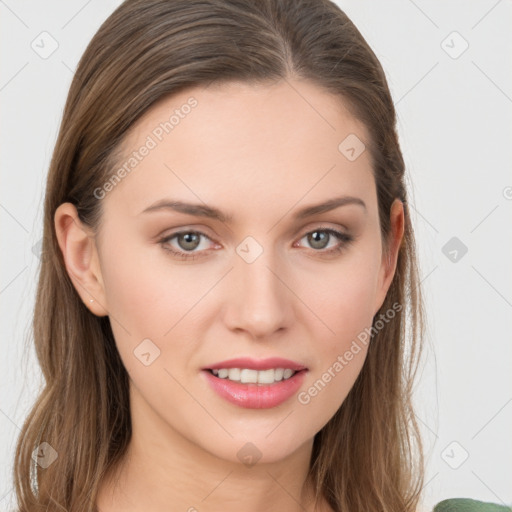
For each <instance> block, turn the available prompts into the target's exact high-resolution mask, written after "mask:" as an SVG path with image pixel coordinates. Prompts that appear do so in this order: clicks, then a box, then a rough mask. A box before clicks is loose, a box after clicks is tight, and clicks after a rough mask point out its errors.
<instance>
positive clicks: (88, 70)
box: [14, 0, 424, 512]
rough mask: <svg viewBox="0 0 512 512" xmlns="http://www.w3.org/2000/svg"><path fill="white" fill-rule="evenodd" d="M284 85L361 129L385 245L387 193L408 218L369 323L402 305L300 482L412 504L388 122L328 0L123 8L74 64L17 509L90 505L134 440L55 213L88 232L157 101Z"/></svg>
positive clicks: (415, 469)
mask: <svg viewBox="0 0 512 512" xmlns="http://www.w3.org/2000/svg"><path fill="white" fill-rule="evenodd" d="M289 78H299V79H305V80H308V81H310V82H311V83H313V84H315V85H317V86H319V87H321V88H323V89H324V90H327V91H328V92H331V93H332V94H334V95H337V96H338V97H339V98H340V101H343V103H344V105H345V106H346V107H347V108H348V109H349V110H350V112H351V113H352V114H353V115H354V116H355V117H356V118H357V119H358V120H359V121H361V122H362V123H363V124H364V125H365V127H366V128H367V129H368V133H369V135H370V140H369V144H368V150H369V151H370V155H371V159H372V170H373V173H374V177H375V183H376V188H377V197H378V206H379V217H380V225H381V231H382V240H383V248H384V250H387V248H388V240H389V239H388V235H389V233H390V222H389V220H390V218H389V214H390V207H391V204H392V202H393V200H394V199H395V198H399V199H400V200H401V201H402V202H403V203H404V211H405V232H404V238H403V240H402V244H401V246H400V250H399V255H398V262H397V268H396V273H395V276H394V278H393V281H392V284H391V287H390V289H389V291H388V294H387V297H386V299H385V301H384V303H383V305H382V307H381V309H380V310H379V312H378V313H377V315H376V316H375V318H374V323H375V320H376V318H378V317H379V315H380V313H381V312H385V311H388V310H390V308H393V306H392V305H393V304H397V303H398V304H401V305H403V308H401V309H400V311H397V312H396V315H395V316H394V318H393V319H392V320H391V321H388V322H386V323H385V325H384V326H383V328H381V329H378V330H377V329H376V332H375V333H374V334H373V336H372V339H371V342H370V344H369V347H368V354H367V358H366V360H365V363H364V366H363V368H362V370H361V372H360V374H359V376H358V378H357V380H356V382H355V384H354V386H353V388H352V389H351V391H350V393H349V395H348V396H347V398H346V399H345V401H344V403H343V404H342V406H341V407H340V408H339V410H338V411H337V412H336V414H335V415H334V416H333V417H332V418H331V419H330V421H329V422H328V423H327V424H326V425H325V427H324V428H323V429H322V430H321V431H320V432H319V433H318V434H317V435H316V436H315V439H314V444H313V453H312V458H311V464H310V472H309V478H310V479H311V480H310V481H311V482H312V483H313V484H314V489H315V490H316V493H317V497H318V496H322V497H325V498H326V499H327V500H328V502H329V504H330V505H331V507H332V508H333V509H334V510H335V511H341V510H344V511H347V510H350V511H354V512H355V511H363V510H364V511H365V512H377V511H378V512H397V511H400V512H408V511H413V510H415V508H416V506H417V504H418V502H419V499H420V493H421V487H422V484H423V478H424V475H423V451H422V446H421V439H420V433H419V429H418V425H417V423H416V421H415V415H414V412H413V407H412V384H413V380H414V376H415V373H416V371H417V368H418V362H419V359H420V355H421V346H422V338H423V331H424V320H423V318H424V312H423V305H422V299H421V293H420V286H419V285H420V283H419V279H418V266H417V257H416V253H415V239H414V234H413V229H412V224H411V218H410V209H409V206H408V202H407V194H406V187H405V180H404V172H405V165H404V160H403V157H402V154H401V150H400V146H399V141H398V136H397V132H396V126H395V124H396V114H395V109H394V105H393V101H392V98H391V95H390V92H389V88H388V84H387V81H386V77H385V74H384V71H383V69H382V67H381V65H380V63H379V61H378V59H377V57H376V56H375V54H374V52H373V51H372V50H371V48H370V47H369V45H368V44H367V42H366V41H365V39H364V38H363V36H362V35H361V33H360V32H359V31H358V29H357V28H356V27H355V26H354V24H353V23H352V22H351V21H350V19H349V18H348V17H347V16H346V15H345V13H343V12H342V11H341V10H340V9H339V8H338V7H337V6H336V5H335V4H334V3H332V2H330V1H328V0H126V1H125V2H124V3H122V4H121V5H120V6H119V7H118V8H117V9H116V10H115V11H114V12H113V14H112V15H111V16H109V18H108V19H107V20H106V21H105V22H104V23H103V25H102V26H101V27H100V29H99V30H98V32H97V33H96V34H95V36H94V37H93V39H92V40H91V41H90V43H89V45H88V47H87V49H86V50H85V53H84V54H83V56H82V58H81V60H80V62H79V64H78V67H77V70H76V73H75V76H74V78H73V81H72V84H71V87H70V91H69V95H68V98H67V102H66V105H65V110H64V113H63V119H62V124H61V126H60V131H59V135H58V139H57V142H56V146H55V149H54V152H53V156H52V160H51V164H50V169H49V174H48V179H47V184H46V196H45V203H44V231H43V245H42V260H41V267H40V274H39V282H38V288H37V297H36V304H35V310H34V318H33V335H34V342H35V348H36V354H37V357H38V360H39V363H40V366H41V369H42V372H43V376H44V380H45V386H44V388H43V389H42V391H41V393H40V395H39V397H38V398H37V401H36V402H35V404H34V406H33V408H32V410H31V412H30V414H29V415H28V417H27V419H26V421H25V423H24V425H23V428H22V431H21V434H20V436H19V439H18V442H17V446H16V458H15V463H14V481H15V487H16V495H17V499H18V506H19V510H20V512H36V511H46V512H52V511H62V510H66V511H73V512H81V511H94V510H95V505H94V503H95V499H96V495H97V491H98V487H99V484H100V482H101V480H102V478H103V477H104V475H105V474H106V473H107V472H108V471H109V470H110V469H111V468H113V467H114V466H115V465H116V463H117V462H119V461H120V460H121V458H122V457H123V454H124V453H125V450H126V448H127V446H128V443H129V441H130V436H131V422H130V408H129V395H128V377H127V373H126V370H125V369H124V366H123V364H122V362H121V359H120V357H119V354H118V352H117V349H116V346H115V341H114V337H113V334H112V330H111V327H110V320H109V317H108V316H107V317H98V316H95V315H94V314H92V313H91V312H90V311H89V310H88V309H87V308H86V307H85V306H84V304H83V302H82V300H81V298H80V296H79V295H78V293H77V291H76V289H75V288H74V286H73V284H72V282H71V280H70V278H69V276H68V274H67V272H66V269H65V265H64V261H63V257H62V253H61V251H60V250H59V246H58V242H57V238H56V232H55V227H54V214H55V211H56V209H57V207H58V206H59V205H60V204H61V203H63V202H68V201H69V202H71V203H73V204H74V205H75V206H76V207H77V210H78V213H79V216H80V219H81V220H82V222H84V223H85V224H86V225H88V226H90V227H91V228H92V229H93V230H95V231H96V230H98V228H99V227H100V222H101V218H102V211H101V204H102V202H101V201H98V199H97V198H96V197H95V195H94V194H93V193H92V191H93V190H95V189H97V187H101V185H102V184H104V183H105V182H106V181H107V180H108V178H109V176H110V175H111V174H112V172H113V170H114V169H116V165H118V162H117V157H118V149H119V147H120V143H121V142H122V141H123V137H124V136H125V135H126V133H127V131H128V129H129V128H130V127H131V126H132V125H133V124H134V123H135V122H136V121H137V119H138V118H139V117H140V116H141V115H142V114H143V113H145V112H146V111H147V110H148V109H149V108H150V107H151V106H152V105H153V104H154V103H155V102H156V101H157V100H160V99H162V98H164V97H165V96H167V95H170V94H173V93H177V92H178V91H181V90H183V89H186V88H187V87H190V86H194V85H198V84H206V83H210V82H218V83H222V82H228V81H230V80H237V81H244V82H248V83H271V82H275V81H279V80H283V79H284V80H287V79H289ZM393 309H394V308H393ZM406 319H407V323H406ZM381 323H382V322H381ZM43 442H45V443H48V445H50V446H51V447H52V448H53V449H54V450H55V451H56V453H57V458H56V459H55V460H54V462H53V463H52V464H51V465H50V466H49V467H47V468H43V467H41V466H40V465H39V464H35V463H34V460H33V458H32V453H33V451H34V449H35V448H36V447H38V446H39V445H40V444H41V443H43ZM45 446H46V445H45Z"/></svg>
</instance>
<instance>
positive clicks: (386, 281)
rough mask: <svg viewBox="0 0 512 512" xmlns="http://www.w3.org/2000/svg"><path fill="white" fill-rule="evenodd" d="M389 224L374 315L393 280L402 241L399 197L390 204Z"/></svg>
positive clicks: (401, 208)
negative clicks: (387, 241) (386, 247)
mask: <svg viewBox="0 0 512 512" xmlns="http://www.w3.org/2000/svg"><path fill="white" fill-rule="evenodd" d="M390 226H391V229H390V234H389V236H390V239H389V250H388V252H387V254H383V255H382V264H381V269H380V272H379V284H378V290H377V294H378V301H377V306H378V307H377V308H376V309H375V312H374V316H375V315H376V314H377V311H378V310H379V309H380V307H381V306H382V304H383V303H384V300H385V298H386V295H387V293H388V290H389V287H390V286H391V282H392V281H393V277H394V275H395V271H396V264H397V261H398V253H399V251H400V247H401V245H402V241H403V235H404V208H403V203H402V201H400V200H399V199H395V200H394V201H393V204H392V205H391V210H390Z"/></svg>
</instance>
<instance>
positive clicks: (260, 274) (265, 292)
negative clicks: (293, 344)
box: [224, 250, 294, 340]
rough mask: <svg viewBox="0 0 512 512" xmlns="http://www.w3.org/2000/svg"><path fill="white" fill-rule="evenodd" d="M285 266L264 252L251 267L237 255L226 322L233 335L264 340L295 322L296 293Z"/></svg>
mask: <svg viewBox="0 0 512 512" xmlns="http://www.w3.org/2000/svg"><path fill="white" fill-rule="evenodd" d="M286 281H287V279H286V275H285V273H284V270H283V265H279V264H278V262H277V261H276V258H275V257H274V256H273V255H272V254H271V251H269V250H265V251H263V253H262V254H261V255H260V256H259V257H258V258H257V259H256V260H255V261H253V262H252V263H248V262H247V261H245V260H244V259H243V258H241V257H239V256H238V255H235V263H234V268H233V270H232V271H231V272H230V280H229V286H230V290H229V293H228V296H229V298H228V302H227V304H225V310H224V322H225V324H226V326H227V327H228V328H229V329H230V330H232V331H244V332H246V333H248V334H249V335H250V336H251V337H252V338H255V339H258V340H265V339H268V338H271V337H272V335H273V334H274V333H276V332H278V331H281V330H284V329H286V328H288V327H289V326H290V325H291V324H292V319H293V297H294V295H293V293H292V292H291V291H290V287H289V285H288V283H287V282H286Z"/></svg>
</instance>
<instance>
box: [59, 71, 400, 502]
mask: <svg viewBox="0 0 512 512" xmlns="http://www.w3.org/2000/svg"><path fill="white" fill-rule="evenodd" d="M290 84H293V88H292V87H290ZM297 91H299V92H300V94H298V92H297ZM191 96H193V97H194V98H195V99H196V100H197V106H196V107H195V108H193V109H191V111H190V113H188V114H187V115H186V116H184V117H183V118H180V121H179V124H177V125H176V126H175V127H174V128H173V129H172V131H170V132H169V133H168V134H165V135H164V136H163V138H162V140H161V141H157V142H158V144H157V145H156V147H154V148H152V149H151V150H150V151H149V153H148V154H147V155H146V156H144V158H143V159H141V161H140V162H139V163H138V164H137V166H136V167H135V168H134V170H133V171H132V172H130V173H129V174H128V175H127V176H126V177H124V179H122V181H121V182H120V183H118V184H117V185H115V187H113V189H111V190H109V191H108V193H106V195H105V197H103V198H101V199H98V200H101V201H103V208H104V217H103V223H102V226H101V231H100V232H99V233H98V235H97V236H96V237H94V236H93V233H92V232H91V231H90V230H89V229H87V227H86V226H84V225H83V224H81V222H80V220H79V219H78V217H77V215H76V210H75V208H74V206H73V205H71V204H70V203H64V204H62V205H61V206H60V207H59V208H58V209H57V211H56V214H55V227H56V230H57V233H58V239H59V245H60V247H61V250H62V253H63V256H64V259H65V263H66V268H67V271H68V273H69V275H70V277H71V279H72V281H73V284H74V285H75V287H76V289H77V292H78V293H79V294H80V296H81V298H82V300H83V301H84V303H85V304H86V305H87V307H88V308H89V309H90V311H91V312H92V313H93V314H95V315H98V316H105V315H109V317H110V321H111V325H112V329H113V333H114V336H115V340H116V344H117V347H118V350H119V353H120V355H121V358H122V360H123V363H124V365H125V367H126V369H127V372H128V374H129V377H130V401H131V416H132V425H133V436H132V441H131V443H130V446H129V449H128V453H127V455H126V457H125V458H124V459H123V461H122V462H123V463H122V465H120V466H119V472H118V475H116V477H115V478H114V475H110V478H105V479H104V481H103V482H102V485H101V489H100V492H99V495H98V497H97V501H96V503H97V506H98V509H99V510H100V511H101V512H118V511H121V510H122V511H123V512H135V511H140V510H151V511H152V512H164V511H165V512H168V511H169V510H173V511H174V510H180V511H189V512H193V511H198V512H203V511H215V510H223V511H224V512H231V511H235V510H236V511H239V510H240V506H241V503H243V510H244V512H256V511H261V510H268V509H269V508H270V507H271V508H272V510H282V511H286V512H299V511H304V510H307V511H308V512H313V511H315V512H327V511H330V510H331V508H330V507H329V506H328V504H327V503H326V502H325V500H320V502H319V503H318V505H317V507H316V508H314V507H313V500H312V493H311V488H310V487H309V486H308V485H307V484H306V475H307V471H308V467H309V461H310V456H311V450H312V446H313V439H314V436H315V434H316V433H317V432H318V431H319V430H320V429H321V428H322V427H323V426H324V425H325V424H326V423H327V422H328V421H329V419H330V418H331V417H332V416H333V415H334V414H335V412H336V410H337V409H338V408H339V407H340V405H341V404H342V403H343V400H344V399H345V397H346V396H347V394H348V392H349V391H350V389H351V387H352V385H353V384H354V382H355V379H356V378H357V375H358V374H359V372H360V370H361V367H362V365H363V362H364V359H365V357H366V352H367V347H366V346H364V345H361V350H360V351H359V352H358V353H357V354H355V355H354V356H353V358H351V360H350V361H347V364H346V365H345V366H344V367H343V370H342V371H340V372H339V373H337V374H336V376H335V377H333V378H332V379H330V382H329V383H328V384H327V385H326V386H325V387H324V388H323V389H322V390H321V392H319V393H318V394H317V395H316V396H314V397H310V398H311V399H310V401H309V402H308V403H304V402H302V403H301V402H300V401H299V400H298V397H297V395H296V396H293V397H292V398H290V399H288V400H286V401H285V402H284V403H282V404H280V405H279V406H277V407H271V408H267V409H249V408H243V407H240V406H237V405H235V404H232V403H229V402H227V401H226V400H225V399H224V398H222V397H220V396H219V395H217V394H216V393H215V392H214V391H212V389H211V388H210V387H209V386H208V384H207V382H206V379H205V378H204V372H202V371H201V369H202V368H204V367H205V366H208V365H211V364H213V363H216V362H218V361H222V360H225V359H230V358H234V357H241V356H248V357H252V358H254V359H264V358H267V357H273V356H278V357H284V358H287V359H291V360H293V361H297V362H300V363H302V364H304V365H305V366H306V367H307V368H308V372H307V374H306V377H305V380H304V383H303V385H302V386H301V389H300V391H301V392H307V390H308V389H309V388H310V387H311V386H313V384H314V383H315V382H316V381H318V379H320V378H321V377H322V375H323V374H324V373H325V372H326V371H327V370H328V369H329V368H332V367H333V363H334V362H335V361H337V358H338V356H339V355H343V354H345V353H346V351H347V350H349V349H350V347H351V344H352V342H353V341H354V340H355V339H356V337H357V335H358V334H359V333H361V332H363V331H364V329H365V328H369V327H370V326H371V325H372V319H373V316H374V315H375V314H376V313H377V311H378V310H379V308H380V307H381V305H382V303H383V301H384V299H385V296H386V293H387V291H388V289H389V286H390V284H391V281H392V278H393V275H394V272H395V269H396V261H397V255H398V249H399V246H400V242H401V240H402V237H403V224H404V219H403V205H402V203H401V202H400V201H398V200H396V201H395V202H394V203H393V206H392V208H391V211H390V220H391V226H392V237H391V243H390V249H391V250H390V256H389V258H386V257H384V255H383V251H382V238H381V233H380V224H379V216H378V203H377V195H376V188H375V182H374V178H373V175H372V172H371V163H370V155H369V151H363V152H362V154H361V155H360V156H359V157H358V158H356V159H355V160H353V161H351V160H349V159H348V158H346V156H345V155H344V154H342V153H341V152H340V150H339V149H338V145H339V144H340V143H341V142H342V141H343V140H344V139H345V138H346V137H347V136H348V135H349V134H356V135H357V137H358V138H359V139H360V140H361V141H365V140H367V133H366V130H365V128H364V127H363V126H362V125H361V124H360V123H359V122H357V121H356V120H355V119H354V118H353V117H351V116H350V115H349V113H348V112H347V110H346V109H345V108H344V107H343V105H342V104H341V102H340V100H339V99H338V98H337V97H335V96H332V95H330V94H328V93H326V92H324V91H323V90H322V89H319V88H318V87H316V86H314V85H312V84H310V83H307V82H303V81H297V80H289V81H282V82H279V83H278V84H275V85H265V86H262V85H259V86H254V85H248V84H240V83H230V84H229V85H226V84H224V85H222V86H212V87H209V88H193V89H189V90H187V91H183V92H181V93H180V94H178V95H174V96H172V97H171V98H166V99H165V100H162V101H160V102H159V103H158V104H157V105H154V106H153V107H152V108H151V109H150V110H149V111H148V112H146V114H145V115H144V116H143V117H142V118H141V119H139V120H138V122H137V123H136V124H135V125H134V127H133V128H134V129H133V130H132V131H131V132H130V133H129V136H128V137H127V138H126V140H125V141H124V145H123V147H124V149H125V151H126V155H127V158H128V157H129V154H130V153H131V152H133V151H136V150H138V149H139V148H140V147H141V146H142V145H144V143H145V141H147V137H148V135H151V134H152V133H154V129H155V127H157V126H159V123H161V122H164V121H165V120H168V119H169V115H170V113H172V111H173V110H174V109H176V108H180V106H181V105H183V104H185V103H186V102H187V99H188V98H190V97H191ZM305 99H307V101H305ZM153 138H155V137H154V136H153ZM122 164H123V162H121V163H120V165H122ZM91 193H92V191H91ZM344 195H346V196H352V197H355V198H358V199H360V200H362V201H363V202H364V206H361V204H358V203H357V202H352V203H347V204H345V205H342V206H338V207H336V208H334V209H331V210H329V211H324V212H321V213H315V214H314V215H311V216H309V217H307V218H302V219H296V218H294V214H295V213H296V212H297V211H299V210H301V209H302V208H304V207H306V206H311V205H317V204H320V203H324V202H325V201H327V200H330V199H333V198H336V197H339V196H344ZM163 198H172V199H173V200H178V201H183V202H190V203H197V204H201V205H205V204H206V205H208V206H211V207H215V208H218V209H219V210H221V211H222V212H224V213H225V214H226V215H227V214H230V215H232V220H231V221H230V222H228V221H227V220H226V221H224V222H223V221H221V220H218V219H213V218H207V217H201V216H198V215H190V214H185V213H181V212H176V211H171V210H170V209H162V210H158V211H152V212H146V213H141V212H142V211H143V210H144V209H146V208H147V207H148V206H150V205H152V204H153V203H154V202H156V201H157V200H160V199H163ZM325 229H334V230H337V231H339V232H342V233H344V234H348V235H350V236H351V237H352V238H353V240H352V241H351V242H349V243H347V242H343V241H342V239H338V238H337V237H336V236H334V235H332V234H331V235H329V233H328V232H325V231H322V230H325ZM190 231H195V232H200V233H201V235H199V237H198V238H196V240H197V246H196V247H193V248H191V245H190V243H191V242H190V237H188V239H187V238H186V237H183V236H181V237H178V236H175V237H173V238H172V239H169V238H168V239H167V241H165V242H162V241H161V240H162V239H163V238H164V237H170V236H171V235H174V234H176V233H177V232H190ZM315 231H319V232H320V234H319V236H318V234H317V238H315V237H313V236H311V235H310V236H308V234H311V233H312V232H315ZM322 233H323V234H322ZM248 236H250V237H252V239H254V241H256V244H257V245H252V246H250V251H255V250H256V249H255V247H260V248H261V249H262V252H261V254H260V255H259V256H258V257H257V258H256V259H255V260H254V261H252V262H251V263H248V262H247V260H245V259H244V258H243V257H241V256H240V254H241V253H237V251H236V249H237V247H238V246H239V245H240V244H241V243H242V242H243V241H244V240H245V239H246V237H248ZM322 236H323V238H322ZM321 242H323V243H324V245H323V246H322V245H321ZM251 243H252V242H251ZM242 246H243V245H242ZM247 247H248V246H247ZM336 247H340V248H341V250H340V251H339V252H334V250H333V251H331V252H330V253H328V251H329V250H331V249H335V248H336ZM166 248H171V249H173V250H174V251H178V252H180V253H185V254H188V255H189V256H190V254H191V253H193V254H194V255H195V256H196V257H195V258H194V259H191V258H190V259H181V258H179V257H178V256H176V255H174V254H172V253H170V252H169V251H168V250H166ZM91 299H93V302H90V300H91ZM144 339H150V340H151V342H152V343H153V344H154V346H156V347H158V349H159V350H160V353H159V356H158V357H156V358H155V359H154V360H153V362H151V364H150V365H145V364H143V363H142V362H141V360H140V359H139V358H138V357H136V356H135V355H134V350H135V351H136V349H137V347H138V346H139V345H140V343H141V342H142V340H144ZM151 357H153V356H151ZM246 443H252V445H254V446H255V447H257V450H258V452H259V454H260V455H261V458H260V459H259V460H258V461H257V463H256V464H254V465H251V466H247V465H245V464H243V463H242V462H241V460H240V458H239V457H238V455H237V454H238V452H239V450H240V449H241V448H242V447H243V446H244V445H246ZM252 445H251V446H252Z"/></svg>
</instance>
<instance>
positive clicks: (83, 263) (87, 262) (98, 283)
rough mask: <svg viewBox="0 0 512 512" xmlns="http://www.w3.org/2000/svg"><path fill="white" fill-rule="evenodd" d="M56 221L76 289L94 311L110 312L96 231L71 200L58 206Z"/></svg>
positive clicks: (69, 271)
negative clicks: (81, 218) (94, 231)
mask: <svg viewBox="0 0 512 512" xmlns="http://www.w3.org/2000/svg"><path fill="white" fill-rule="evenodd" d="M54 221H55V231H56V234H57V240H58V242H59V247H60V250H61V251H62V256H63V258H64V263H65V265H66V270H67V273H68V275H69V277H70V279H71V281H72V282H73V285H74V287H75V288H76V291H77V292H78V294H79V295H80V297H81V298H82V300H83V302H84V303H85V305H86V306H87V307H88V308H89V310H90V311H91V312H92V313H94V314H95V315H97V316H106V315H108V310H107V304H106V295H105V289H104V286H103V279H102V276H101V269H100V264H99V258H98V252H97V248H96V241H95V238H94V233H93V232H92V230H91V229H90V228H89V227H88V226H86V225H85V224H83V223H82V221H81V220H80V219H79V217H78V212H77V210H76V208H75V206H74V205H73V204H71V203H62V204H61V205H60V206H59V207H58V208H57V210H56V211H55V216H54Z"/></svg>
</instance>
